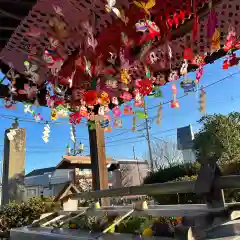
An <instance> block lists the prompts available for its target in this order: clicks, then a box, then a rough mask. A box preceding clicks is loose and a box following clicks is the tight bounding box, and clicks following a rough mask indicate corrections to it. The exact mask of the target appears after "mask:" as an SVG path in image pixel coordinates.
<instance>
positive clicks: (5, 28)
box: [0, 26, 16, 31]
mask: <svg viewBox="0 0 240 240" xmlns="http://www.w3.org/2000/svg"><path fill="white" fill-rule="evenodd" d="M15 29H16V28H15V27H1V26H0V30H6V31H14V30H15Z"/></svg>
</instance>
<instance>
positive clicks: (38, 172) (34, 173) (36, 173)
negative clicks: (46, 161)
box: [25, 167, 56, 177]
mask: <svg viewBox="0 0 240 240" xmlns="http://www.w3.org/2000/svg"><path fill="white" fill-rule="evenodd" d="M55 169H56V168H55V167H49V168H41V169H35V170H33V171H32V172H30V173H28V174H27V175H25V177H33V176H39V175H43V174H44V173H51V172H53V171H54V170H55Z"/></svg>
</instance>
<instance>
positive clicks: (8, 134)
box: [7, 129, 17, 141]
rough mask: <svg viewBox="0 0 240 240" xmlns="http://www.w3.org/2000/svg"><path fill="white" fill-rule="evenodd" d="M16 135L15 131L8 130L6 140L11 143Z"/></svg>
mask: <svg viewBox="0 0 240 240" xmlns="http://www.w3.org/2000/svg"><path fill="white" fill-rule="evenodd" d="M16 135H17V130H16V129H10V130H9V132H8V133H7V137H8V140H9V141H13V140H14V138H15V136H16Z"/></svg>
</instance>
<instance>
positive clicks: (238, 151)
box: [194, 112, 240, 164]
mask: <svg viewBox="0 0 240 240" xmlns="http://www.w3.org/2000/svg"><path fill="white" fill-rule="evenodd" d="M199 123H201V124H202V128H201V129H200V131H199V132H198V133H197V134H196V135H195V139H194V149H195V150H196V157H197V160H198V161H199V162H200V163H202V162H206V161H207V162H215V161H219V163H220V164H226V163H230V162H233V161H236V160H237V159H238V158H239V156H240V113H238V112H231V113H229V114H228V115H222V114H214V115H207V116H204V117H202V118H201V119H200V121H199Z"/></svg>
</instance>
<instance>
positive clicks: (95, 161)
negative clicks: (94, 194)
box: [88, 122, 109, 206]
mask: <svg viewBox="0 0 240 240" xmlns="http://www.w3.org/2000/svg"><path fill="white" fill-rule="evenodd" d="M88 132H89V142H90V154H91V163H92V186H93V190H95V191H96V190H106V189H108V171H107V167H106V165H107V163H106V152H105V139H104V129H103V128H101V127H100V126H99V123H98V122H96V128H95V129H93V130H92V129H90V128H89V129H88ZM102 205H104V206H107V205H109V202H108V200H107V199H106V198H105V199H102Z"/></svg>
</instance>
